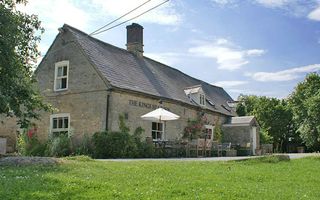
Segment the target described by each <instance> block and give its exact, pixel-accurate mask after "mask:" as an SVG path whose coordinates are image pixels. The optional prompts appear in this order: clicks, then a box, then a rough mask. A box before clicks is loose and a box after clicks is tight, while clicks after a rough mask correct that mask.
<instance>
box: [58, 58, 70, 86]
mask: <svg viewBox="0 0 320 200" xmlns="http://www.w3.org/2000/svg"><path fill="white" fill-rule="evenodd" d="M68 76H69V61H67V60H65V61H61V62H57V63H56V64H55V73H54V91H61V90H67V89H68Z"/></svg>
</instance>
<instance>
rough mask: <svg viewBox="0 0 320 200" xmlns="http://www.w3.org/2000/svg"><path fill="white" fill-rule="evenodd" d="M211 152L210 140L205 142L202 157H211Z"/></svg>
mask: <svg viewBox="0 0 320 200" xmlns="http://www.w3.org/2000/svg"><path fill="white" fill-rule="evenodd" d="M211 150H212V140H206V142H205V150H204V156H205V157H206V156H207V155H208V156H209V157H211ZM207 153H208V154H207Z"/></svg>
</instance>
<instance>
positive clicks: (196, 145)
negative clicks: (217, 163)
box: [189, 139, 205, 157]
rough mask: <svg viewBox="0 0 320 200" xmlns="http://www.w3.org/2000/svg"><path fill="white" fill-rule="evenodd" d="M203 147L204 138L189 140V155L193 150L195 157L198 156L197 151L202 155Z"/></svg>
mask: <svg viewBox="0 0 320 200" xmlns="http://www.w3.org/2000/svg"><path fill="white" fill-rule="evenodd" d="M204 148H205V140H204V139H196V140H191V143H190V144H189V155H190V154H192V152H195V154H196V157H199V152H201V154H200V155H201V156H203V154H204Z"/></svg>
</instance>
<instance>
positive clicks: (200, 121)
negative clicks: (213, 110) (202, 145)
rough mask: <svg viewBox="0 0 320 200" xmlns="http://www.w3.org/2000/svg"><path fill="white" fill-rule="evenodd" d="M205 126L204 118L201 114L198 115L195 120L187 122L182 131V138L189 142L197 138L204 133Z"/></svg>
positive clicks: (205, 120) (205, 119)
mask: <svg viewBox="0 0 320 200" xmlns="http://www.w3.org/2000/svg"><path fill="white" fill-rule="evenodd" d="M205 124H208V122H207V118H206V116H205V115H203V114H202V113H198V116H197V119H194V120H190V119H189V120H188V125H187V126H186V127H185V128H184V131H183V138H188V139H190V140H192V139H197V138H199V137H200V136H202V134H203V133H204V130H205V127H204V125H205Z"/></svg>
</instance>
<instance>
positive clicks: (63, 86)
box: [61, 78, 67, 89]
mask: <svg viewBox="0 0 320 200" xmlns="http://www.w3.org/2000/svg"><path fill="white" fill-rule="evenodd" d="M63 88H67V78H62V79H61V89H63Z"/></svg>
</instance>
